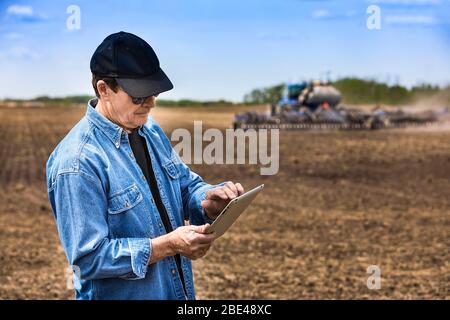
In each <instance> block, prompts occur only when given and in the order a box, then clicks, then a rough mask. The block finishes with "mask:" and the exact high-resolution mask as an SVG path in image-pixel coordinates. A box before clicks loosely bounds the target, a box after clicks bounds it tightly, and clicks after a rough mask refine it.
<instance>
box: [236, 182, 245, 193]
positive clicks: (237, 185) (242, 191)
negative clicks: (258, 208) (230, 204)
mask: <svg viewBox="0 0 450 320" xmlns="http://www.w3.org/2000/svg"><path fill="white" fill-rule="evenodd" d="M235 186H236V189H237V190H238V193H239V195H242V194H244V187H243V186H242V185H241V184H240V183H239V182H238V183H236V184H235Z"/></svg>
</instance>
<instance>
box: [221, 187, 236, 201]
mask: <svg viewBox="0 0 450 320" xmlns="http://www.w3.org/2000/svg"><path fill="white" fill-rule="evenodd" d="M223 191H225V193H226V194H227V196H228V199H234V198H236V196H237V193H235V192H233V190H231V189H230V188H229V187H228V186H224V187H223Z"/></svg>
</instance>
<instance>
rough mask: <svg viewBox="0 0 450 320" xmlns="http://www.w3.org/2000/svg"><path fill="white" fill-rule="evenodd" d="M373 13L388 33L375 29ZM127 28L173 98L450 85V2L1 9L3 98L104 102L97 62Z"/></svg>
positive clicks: (229, 0)
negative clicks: (95, 76) (330, 86)
mask: <svg viewBox="0 0 450 320" xmlns="http://www.w3.org/2000/svg"><path fill="white" fill-rule="evenodd" d="M72 4H74V5H77V6H79V8H80V12H81V19H80V22H81V24H80V26H81V28H80V29H77V30H68V28H67V26H66V21H67V19H68V18H69V14H68V13H67V12H66V11H67V7H68V6H69V5H72ZM370 5H377V6H378V7H379V8H380V10H381V11H380V12H381V29H380V30H369V29H368V28H367V26H366V20H367V18H368V17H369V15H368V14H367V13H366V10H367V7H368V6H370ZM120 30H123V31H128V32H132V33H135V34H137V35H139V36H140V37H142V38H144V39H145V40H147V41H148V42H149V43H150V44H151V45H152V47H153V48H154V49H155V51H156V53H157V54H158V57H159V59H160V62H161V67H162V68H163V70H164V71H165V72H166V73H167V74H168V76H169V77H170V78H171V80H172V82H173V83H174V85H175V88H174V89H173V90H171V91H169V92H167V93H164V94H162V95H161V96H160V98H163V99H181V98H192V99H202V100H208V99H228V100H233V101H239V100H241V99H242V98H243V95H244V94H245V93H247V92H249V91H250V90H251V89H253V88H257V87H265V86H270V85H273V84H277V83H280V82H286V81H296V80H301V79H312V78H324V77H325V74H326V72H328V71H329V72H330V77H331V79H335V78H338V77H344V76H358V77H364V78H376V79H379V80H381V81H387V82H389V83H390V84H394V83H397V82H398V83H400V84H403V85H407V86H411V85H414V84H418V83H420V82H430V83H434V84H439V85H447V84H450V0H358V1H355V0H348V1H344V0H335V1H332V0H329V1H327V0H315V1H313V0H272V1H269V0H267V1H264V0H226V1H221V0H216V1H214V0H172V1H170V0H164V1H163V0H161V1H159V0H158V1H152V0H127V1H118V0H108V1H106V0H105V1H100V0H90V1H88V0H71V1H65V0H61V1H55V0H39V1H37V0H36V1H33V0H28V1H20V0H16V1H9V0H0V72H1V73H0V98H6V97H12V98H32V97H35V96H38V95H50V96H64V95H72V94H93V92H92V89H91V85H90V71H89V60H90V57H91V55H92V53H93V52H94V50H95V48H96V47H97V46H98V45H99V44H100V42H101V41H102V40H103V39H104V38H105V37H106V36H107V35H108V34H110V33H113V32H117V31H120Z"/></svg>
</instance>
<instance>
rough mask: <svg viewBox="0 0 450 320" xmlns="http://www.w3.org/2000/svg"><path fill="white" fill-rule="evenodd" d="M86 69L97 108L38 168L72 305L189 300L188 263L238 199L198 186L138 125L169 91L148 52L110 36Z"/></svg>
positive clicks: (224, 189) (234, 192)
mask: <svg viewBox="0 0 450 320" xmlns="http://www.w3.org/2000/svg"><path fill="white" fill-rule="evenodd" d="M90 66H91V71H92V75H93V81H92V84H93V86H94V90H95V93H96V96H97V98H96V99H92V100H90V101H89V103H88V106H87V112H86V115H85V117H83V118H82V119H81V120H80V122H79V123H78V124H76V125H75V127H74V128H72V130H71V131H70V132H69V133H68V134H67V136H66V137H64V139H63V140H62V141H61V142H60V143H59V145H58V146H57V147H56V148H55V150H54V151H53V153H52V154H51V155H50V158H49V159H48V162H47V183H48V195H49V200H50V203H51V206H52V209H53V213H54V216H55V219H56V225H57V228H58V233H59V236H60V239H61V242H62V245H63V247H64V250H65V253H66V256H67V259H68V260H69V263H70V264H71V265H72V268H73V270H74V284H75V289H76V290H75V291H76V298H77V299H195V291H194V284H193V277H192V266H191V261H190V260H194V259H198V258H200V257H203V256H204V255H205V254H206V252H207V251H208V249H209V248H210V246H211V243H212V242H213V241H214V234H209V233H208V232H207V227H208V223H211V222H212V221H213V219H215V218H216V217H217V215H218V214H219V213H220V212H221V210H222V209H223V208H224V207H225V206H226V204H227V203H228V202H229V201H230V200H231V199H233V198H234V197H236V196H238V195H240V194H242V193H243V192H244V190H243V188H242V186H241V185H240V184H239V183H236V184H234V183H232V182H225V183H221V184H220V185H217V186H212V185H209V184H207V183H205V182H204V181H203V180H202V179H201V178H200V177H199V176H198V175H197V174H195V173H194V172H192V171H190V170H189V168H188V167H187V166H186V165H185V164H184V163H183V162H182V161H181V159H180V157H179V156H178V155H177V154H176V153H175V152H174V151H173V149H172V146H171V144H170V141H169V140H168V139H167V137H166V136H165V134H164V132H163V131H162V129H161V128H160V127H159V126H158V125H157V124H156V123H155V122H154V120H153V119H152V118H151V117H148V114H149V112H150V110H151V109H152V108H153V107H154V106H155V97H156V96H157V95H158V94H159V93H162V92H165V91H167V90H170V89H172V88H173V85H172V83H171V81H170V80H169V78H168V77H167V76H166V74H165V73H164V72H163V71H162V70H161V68H160V66H159V60H158V58H157V56H156V54H155V52H154V51H153V49H152V48H151V47H150V45H149V44H148V43H146V42H145V41H144V40H142V39H141V38H139V37H137V36H135V35H133V34H130V33H126V32H119V33H115V34H112V35H110V36H108V37H107V38H106V39H105V40H104V41H103V42H102V43H101V44H100V46H99V47H98V48H97V50H96V51H95V53H94V54H93V56H92V59H91V64H90ZM184 220H189V221H190V225H188V226H184Z"/></svg>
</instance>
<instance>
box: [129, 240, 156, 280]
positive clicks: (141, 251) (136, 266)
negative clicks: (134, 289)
mask: <svg viewBox="0 0 450 320" xmlns="http://www.w3.org/2000/svg"><path fill="white" fill-rule="evenodd" d="M128 245H129V247H130V253H131V267H132V269H133V273H134V275H135V277H134V279H143V278H145V274H146V273H147V267H148V262H149V260H150V257H151V255H152V246H151V241H150V240H149V239H148V238H128Z"/></svg>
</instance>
